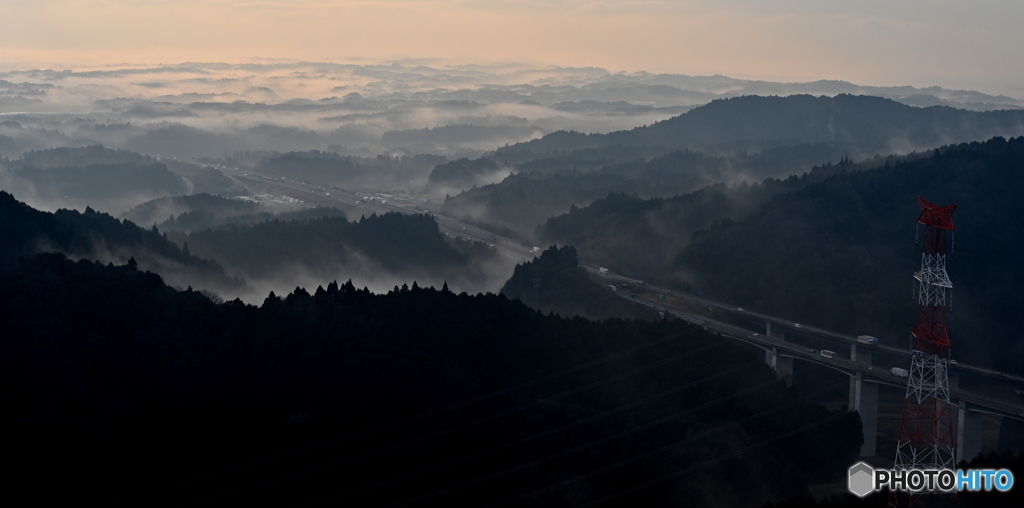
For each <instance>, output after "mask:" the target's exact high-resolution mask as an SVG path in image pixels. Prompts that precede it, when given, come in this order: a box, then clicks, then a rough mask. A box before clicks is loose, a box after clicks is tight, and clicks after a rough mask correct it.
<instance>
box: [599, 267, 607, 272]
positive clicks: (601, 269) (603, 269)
mask: <svg viewBox="0 0 1024 508" xmlns="http://www.w3.org/2000/svg"><path fill="white" fill-rule="evenodd" d="M597 271H599V272H601V273H608V269H607V268H604V267H601V268H598V269H597Z"/></svg>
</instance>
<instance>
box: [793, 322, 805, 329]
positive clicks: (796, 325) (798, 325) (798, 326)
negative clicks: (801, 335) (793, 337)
mask: <svg viewBox="0 0 1024 508" xmlns="http://www.w3.org/2000/svg"><path fill="white" fill-rule="evenodd" d="M793 326H795V327H797V328H803V327H802V326H800V323H797V324H795V325H793Z"/></svg>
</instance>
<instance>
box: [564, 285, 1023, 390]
mask: <svg viewBox="0 0 1024 508" xmlns="http://www.w3.org/2000/svg"><path fill="white" fill-rule="evenodd" d="M581 266H582V265H581ZM583 268H584V269H585V270H587V271H588V272H590V273H591V274H592V275H594V276H597V277H599V278H603V279H606V280H608V281H610V282H615V283H616V284H621V283H626V284H631V285H636V286H642V287H644V288H645V289H647V290H650V291H653V292H656V293H659V294H663V295H666V296H674V297H676V298H679V299H682V300H687V301H690V302H694V303H698V304H700V305H703V306H706V307H711V308H714V309H719V310H723V311H725V312H729V313H732V314H737V315H738V314H742V315H743V316H744V317H748V318H753V319H756V320H758V321H761V322H764V323H771V324H772V326H773V328H774V327H776V326H779V327H782V328H784V329H790V330H798V331H799V332H800V333H804V334H807V335H810V336H818V337H819V338H823V339H829V340H834V341H838V342H843V343H847V344H856V345H857V347H859V348H865V349H868V350H871V351H877V352H882V353H886V354H890V355H894V356H897V357H899V358H909V357H910V350H909V349H901V348H897V347H892V346H886V345H883V344H864V343H862V342H859V341H858V340H857V337H854V336H852V335H845V334H842V333H837V332H833V331H830V330H825V329H822V328H816V327H813V326H808V325H804V324H800V323H797V322H795V321H790V320H787V319H782V318H778V317H775V316H769V315H767V314H761V313H757V312H751V311H749V310H746V309H743V308H742V307H737V306H735V305H730V304H726V303H721V302H716V301H714V300H708V299H706V298H701V297H697V296H694V295H690V294H686V293H682V292H679V291H673V290H671V289H668V288H663V287H658V286H655V285H652V284H647V283H644V282H643V281H640V280H636V279H631V278H629V277H624V276H621V275H616V274H613V273H603V272H601V271H600V269H599V268H597V267H592V266H584V267H583ZM741 309H742V310H741ZM951 367H952V368H954V369H956V370H960V371H963V372H969V373H972V374H978V375H982V376H986V377H990V378H996V379H1000V380H1003V381H1012V382H1015V383H1024V378H1022V377H1020V376H1015V375H1012V374H1007V373H1005V372H998V371H994V370H990V369H985V368H982V367H976V366H972V365H966V364H962V363H955V364H952V365H951Z"/></svg>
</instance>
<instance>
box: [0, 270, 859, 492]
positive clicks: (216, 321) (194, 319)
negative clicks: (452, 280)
mask: <svg viewBox="0 0 1024 508" xmlns="http://www.w3.org/2000/svg"><path fill="white" fill-rule="evenodd" d="M0 321H2V322H3V323H4V329H5V333H4V334H3V336H2V338H0V351H2V352H3V354H2V355H0V380H2V382H0V387H2V388H0V395H2V397H3V401H4V411H3V412H2V414H0V424H2V426H3V427H4V428H5V429H6V430H7V432H9V433H10V434H11V435H12V436H16V437H17V439H14V440H13V441H12V444H11V445H10V446H7V447H6V449H5V458H6V459H7V460H8V461H9V462H10V463H12V464H17V465H18V467H17V468H14V469H13V470H12V471H10V472H8V473H7V479H8V483H7V484H8V489H7V492H6V494H7V496H10V497H11V499H25V497H24V496H29V495H30V496H31V498H32V499H33V500H35V502H37V503H39V504H55V503H57V504H68V503H74V504H93V503H97V504H103V505H108V506H109V505H124V506H140V505H153V504H161V505H179V504H191V503H195V502H199V503H200V504H209V505H224V504H232V505H235V504H239V505H252V504H257V503H258V504H260V505H266V504H270V505H289V506H291V505H300V504H305V503H310V502H326V503H328V504H334V503H345V504H348V503H350V504H353V505H358V506H368V505H384V504H391V503H399V502H404V501H411V500H414V499H417V498H421V497H422V499H427V500H429V501H430V502H432V503H435V504H438V505H443V506H462V505H468V504H471V505H484V504H492V503H495V502H502V501H506V500H509V501H512V502H513V503H514V504H517V503H520V502H521V501H522V500H523V499H526V500H534V501H531V502H536V503H538V504H541V505H552V504H560V503H566V502H568V503H569V504H580V503H585V502H589V501H597V500H601V499H602V498H605V497H606V496H610V495H616V494H620V493H622V492H623V491H624V490H625V489H629V488H632V487H643V488H639V489H638V490H636V491H634V492H631V493H628V494H627V495H625V496H623V497H618V498H616V500H617V502H618V503H622V504H628V505H631V506H655V505H666V504H667V505H674V504H680V503H683V502H684V501H685V502H689V503H695V504H699V505H704V506H708V505H728V506H741V505H742V506H754V505H758V504H761V503H763V502H764V500H766V499H769V498H771V499H784V498H790V497H793V496H794V495H805V494H806V484H807V482H821V481H834V480H835V479H837V478H842V477H843V475H844V474H845V470H846V468H847V467H849V464H850V463H851V462H852V461H853V460H854V457H855V456H856V453H857V450H858V448H859V445H860V442H861V433H860V424H859V418H858V417H857V416H856V415H855V414H852V413H830V412H829V411H828V410H825V409H823V408H821V407H820V406H817V405H814V404H812V403H808V402H803V401H801V400H799V399H798V398H797V396H796V394H795V392H794V391H793V390H791V389H789V388H787V387H786V386H785V384H784V383H782V382H781V381H779V380H778V379H777V378H776V377H775V375H774V373H772V372H771V371H770V370H769V369H768V368H767V366H765V365H764V361H763V358H760V357H758V356H757V355H753V354H750V353H749V352H748V351H746V350H744V349H742V348H739V347H737V346H733V345H730V344H729V343H727V342H725V341H722V340H721V339H717V338H715V337H712V336H710V335H707V334H706V333H704V332H703V331H701V330H699V329H696V328H693V327H690V326H688V325H685V324H682V323H679V322H672V323H667V322H655V323H644V322H639V321H621V320H609V321H605V322H594V321H587V320H584V319H579V318H577V319H563V318H558V317H555V316H553V315H549V316H544V315H542V314H540V313H538V312H536V311H533V310H531V309H528V308H527V307H525V306H524V305H522V304H520V303H518V302H515V301H509V300H507V299H506V298H504V297H503V296H497V295H477V296H470V295H467V294H465V293H462V294H454V293H452V292H450V291H448V290H447V288H442V289H441V290H436V289H433V288H429V289H424V288H420V287H417V285H416V284H413V286H412V287H411V288H409V287H405V286H403V287H402V288H401V289H396V290H395V291H393V292H390V293H388V294H372V293H370V292H369V291H365V290H357V289H356V288H355V287H353V286H352V284H351V283H346V284H341V285H338V284H336V283H331V284H329V285H328V286H327V288H326V289H324V288H323V287H318V288H317V289H316V290H315V291H311V292H308V291H306V290H303V289H298V288H297V289H296V290H295V291H294V292H292V293H291V294H289V295H287V296H285V297H283V298H282V297H278V296H275V295H274V294H270V295H269V296H268V297H267V298H266V300H265V301H264V303H263V304H262V305H261V306H259V307H255V306H250V305H245V304H243V303H241V302H240V301H234V302H228V303H223V304H216V303H214V302H212V301H211V300H210V299H208V298H207V297H206V296H204V295H202V294H200V293H197V292H194V291H182V292H180V291H175V290H173V289H171V288H168V287H167V286H165V285H164V284H163V283H162V282H161V280H160V278H159V277H158V276H156V275H154V274H152V273H147V272H142V271H139V270H137V268H136V267H135V266H133V265H131V264H129V265H125V266H106V265H102V264H99V263H93V262H90V261H86V260H82V261H78V262H72V261H70V260H67V259H65V258H64V256H62V255H60V254H40V255H37V256H35V257H32V258H25V259H23V260H22V261H20V262H17V263H16V264H15V265H8V266H6V267H4V268H2V269H0ZM738 453H742V458H739V457H738V456H737V454H738ZM602 468H607V469H606V470H605V471H603V472H602V471H600V470H601V469H602ZM684 470H686V471H690V472H692V473H693V474H686V475H679V474H678V472H679V471H684ZM652 480H661V481H659V482H658V483H656V484H653V485H647V486H644V485H645V484H646V483H647V482H650V481H652ZM55 486H59V488H57V487H55ZM542 489H544V490H542ZM521 496H523V497H521ZM567 500H568V501H567Z"/></svg>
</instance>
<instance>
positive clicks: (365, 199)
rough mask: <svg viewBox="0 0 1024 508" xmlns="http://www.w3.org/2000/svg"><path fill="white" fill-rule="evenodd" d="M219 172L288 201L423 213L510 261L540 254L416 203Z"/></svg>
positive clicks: (457, 235) (450, 231)
mask: <svg viewBox="0 0 1024 508" xmlns="http://www.w3.org/2000/svg"><path fill="white" fill-rule="evenodd" d="M222 171H225V172H226V173H228V175H229V177H233V178H232V180H235V179H238V180H242V181H243V182H244V181H245V180H248V181H249V182H250V184H249V185H245V184H244V183H243V182H240V183H242V184H243V186H244V187H245V188H246V189H250V185H254V184H263V185H267V186H272V187H277V188H279V189H281V190H282V191H288V192H289V194H291V197H296V198H300V199H307V200H313V201H314V202H318V203H341V204H344V205H347V206H349V207H354V208H360V209H363V210H366V211H367V212H370V213H377V214H384V213H388V212H397V213H402V214H423V213H425V214H428V215H430V216H431V217H432V218H433V219H434V220H435V221H436V222H437V227H438V229H439V230H440V231H441V233H442V234H444V235H445V236H448V237H450V238H460V239H462V240H466V241H470V242H477V243H481V244H484V245H487V246H488V247H490V248H493V249H495V250H496V251H497V252H498V253H500V254H502V255H504V256H507V257H510V258H513V259H518V260H521V261H528V260H530V259H532V257H533V256H534V255H536V254H538V253H539V252H540V251H539V250H538V249H535V248H533V247H527V246H525V245H521V244H519V243H517V242H515V241H512V240H510V239H508V238H506V237H504V236H501V235H498V234H495V233H491V232H490V231H486V230H483V229H480V228H478V227H476V226H473V225H471V224H466V223H464V222H461V221H457V220H455V219H453V218H451V217H447V216H444V215H440V214H436V213H433V212H430V211H429V210H425V209H423V208H416V207H415V205H416V203H413V202H404V203H402V202H399V201H398V200H396V199H395V198H394V197H391V198H388V197H381V196H380V195H378V194H373V195H371V194H368V193H363V192H350V191H346V190H340V189H332V188H328V187H323V186H316V185H313V184H307V183H304V182H298V181H295V180H291V179H288V178H270V177H266V176H263V175H256V174H251V173H243V172H241V171H238V170H225V169H222Z"/></svg>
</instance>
